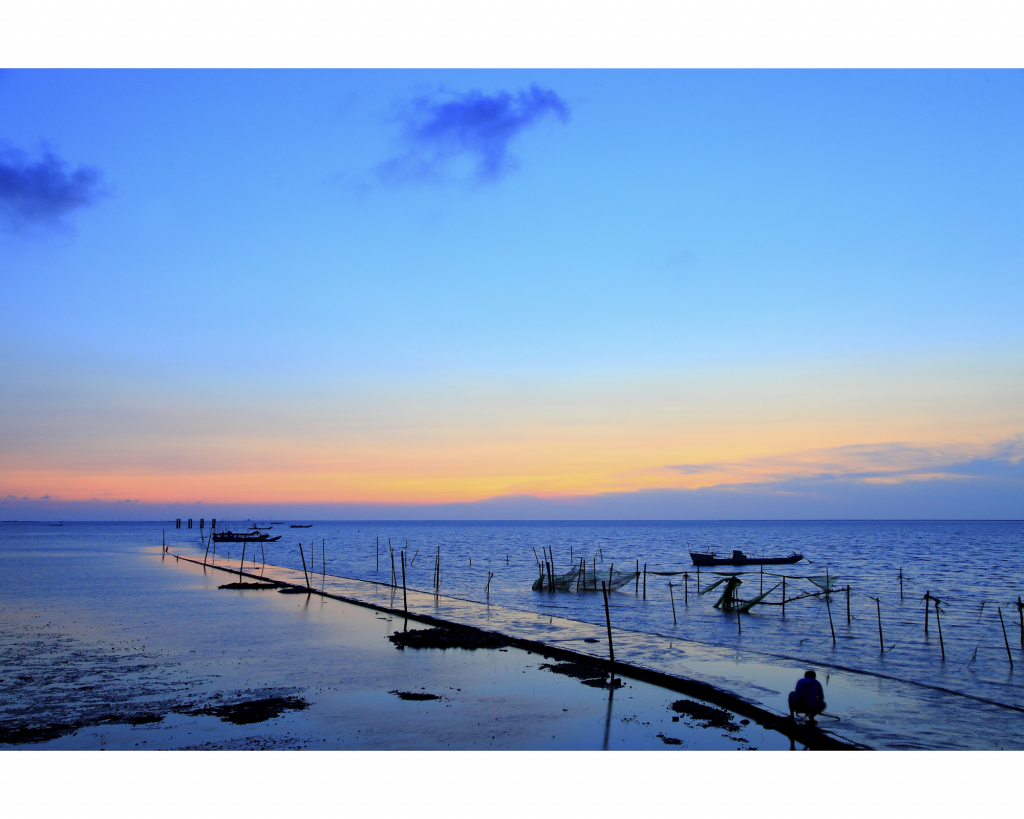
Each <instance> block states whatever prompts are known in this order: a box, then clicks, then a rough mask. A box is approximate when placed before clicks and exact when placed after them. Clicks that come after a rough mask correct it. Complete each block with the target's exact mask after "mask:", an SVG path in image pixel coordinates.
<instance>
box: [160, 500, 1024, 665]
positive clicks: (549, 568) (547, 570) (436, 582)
mask: <svg viewBox="0 0 1024 819" xmlns="http://www.w3.org/2000/svg"><path fill="white" fill-rule="evenodd" d="M177 524H178V528H181V527H180V524H181V519H180V518H179V519H178V520H177ZM204 525H205V519H203V518H200V521H199V528H200V529H203V528H204ZM212 525H213V527H216V519H214V520H213V521H212ZM188 527H189V528H192V520H191V519H189V520H188ZM211 540H212V539H211ZM408 545H409V542H408V541H406V550H407V549H408ZM213 548H214V559H215V560H216V545H214V546H213ZM260 548H261V550H262V548H263V544H262V542H260ZM542 549H543V550H544V558H545V559H544V561H543V565H542V562H541V560H540V557H539V556H538V555H537V550H536V548H534V551H533V553H534V558H535V560H536V562H537V569H538V571H539V572H540V574H541V577H545V576H546V578H547V581H548V583H547V587H548V590H549V591H552V592H554V591H555V572H556V568H555V561H554V554H553V552H550V551H549V549H548V547H542ZM245 550H246V541H244V540H243V542H242V560H241V562H240V565H239V569H238V573H239V579H241V576H242V567H243V566H244V564H245ZM164 551H165V552H166V539H165V543H164ZM206 551H207V556H208V555H209V551H210V544H209V542H208V543H207V547H206ZM571 552H572V547H571V546H570V559H572V558H573V557H574V555H572V554H571ZM388 553H389V556H390V561H391V586H392V588H397V585H398V577H397V571H396V566H395V553H394V548H393V546H392V545H391V539H390V538H388ZM418 555H419V550H417V551H416V555H414V556H413V558H412V561H411V563H415V560H416V557H417V556H418ZM598 555H600V557H601V560H602V561H603V560H604V554H603V549H601V547H600V546H599V547H598V552H597V553H595V555H594V559H593V568H592V572H593V574H594V588H595V589H596V586H597V559H598ZM299 556H300V559H301V560H302V569H303V573H304V575H305V577H306V585H307V587H309V586H310V582H309V574H308V571H307V568H306V558H305V553H304V551H303V549H302V544H301V543H300V544H299ZM311 557H312V553H311ZM376 559H377V563H376V567H377V570H378V571H379V570H380V538H379V537H378V538H377V553H376ZM253 561H254V563H255V555H254V556H253ZM399 561H400V565H401V572H402V598H403V607H404V609H405V611H406V613H408V590H407V585H406V551H405V550H402V551H400V553H399ZM505 561H506V563H509V557H508V555H506V557H505ZM263 562H264V564H265V562H266V556H265V554H264V555H263ZM203 563H204V564H205V563H206V557H205V556H204V558H203ZM470 565H471V566H472V558H470ZM326 566H327V553H326V546H325V543H324V542H322V543H321V571H322V573H323V575H324V576H325V577H326V574H327V568H326ZM586 569H587V563H586V558H584V557H581V558H580V569H579V571H578V573H577V578H576V590H577V591H579V590H580V589H581V584H582V586H583V587H584V589H585V588H586V579H585V578H586ZM635 573H636V589H635V590H636V591H637V592H638V593H639V592H640V583H641V579H642V582H643V590H642V596H643V599H644V600H646V599H647V574H648V569H647V563H644V565H643V570H642V572H641V570H640V561H639V559H637V561H636V572H635ZM681 574H682V577H683V583H682V584H679V583H672V581H669V583H668V588H669V600H670V602H671V606H672V624H673V625H677V624H678V616H677V612H676V605H675V593H674V589H675V588H677V587H678V586H679V585H682V586H683V590H684V592H683V593H684V605H687V606H688V605H689V601H690V586H689V583H690V573H689V572H688V571H684V572H682V573H681ZM695 574H696V585H697V594H700V586H701V583H700V567H699V566H698V567H697V569H696V572H695ZM613 576H614V564H612V565H611V566H610V568H609V573H608V581H607V583H606V582H605V581H604V580H602V581H601V591H602V594H603V597H604V603H605V613H606V619H607V625H608V635H609V651H610V652H611V651H612V650H613V649H612V648H611V619H610V614H609V612H608V593H609V591H610V590H611V589H610V587H611V582H612V578H613ZM493 578H494V573H493V572H491V571H490V570H488V571H487V584H486V586H485V589H484V591H485V594H486V595H487V598H488V599H490V589H491V580H492V579H493ZM825 578H826V579H825V590H823V591H821V592H813V593H810V594H802V595H797V596H796V597H791V598H787V597H786V580H787V577H786V576H785V575H783V576H782V583H781V585H782V600H781V602H780V603H765V604H762V605H778V606H781V607H782V613H783V614H785V612H786V604H787V603H790V604H791V603H793V602H796V601H798V600H803V599H808V598H813V597H817V598H821V597H823V598H824V600H825V607H826V610H827V612H828V620H829V630H830V632H831V637H832V643H833V645H834V644H835V643H836V633H835V623H834V621H833V618H832V604H831V597H832V594H833V592H845V594H846V621H847V623H850V622H851V620H852V618H851V613H850V592H851V587H850V586H849V585H847V586H846V587H845V588H839V589H833V588H831V578H830V576H829V572H828V569H826V570H825ZM904 579H905V576H904V574H903V567H902V566H901V567H900V569H899V574H898V581H899V589H900V600H903V599H904V587H903V581H904ZM432 582H433V586H434V595H435V597H436V596H437V595H438V594H439V593H440V587H441V547H440V545H438V547H437V554H436V556H435V559H434V570H433V578H432ZM760 591H761V593H762V594H763V593H764V567H763V566H761V569H760ZM867 597H868V599H870V600H873V601H874V602H875V612H876V616H877V620H878V643H879V648H880V649H881V651H882V652H884V651H885V639H884V635H883V631H882V610H881V599H880V598H879V597H871V596H870V595H868V596H867ZM923 600H924V602H925V622H924V633H925V634H926V635H927V634H928V632H929V618H930V612H931V610H932V607H933V606H934V610H935V625H936V628H937V630H938V634H939V650H940V651H941V653H942V659H943V660H945V659H946V645H945V640H944V638H943V634H942V620H941V617H940V613H941V609H940V604H942V601H941V600H940V599H939V598H937V597H935V596H934V595H933V594H931V591H930V590H927V591H925V595H924V598H923ZM1015 607H1016V609H1017V614H1018V618H1019V620H1020V640H1021V648H1022V649H1024V603H1022V601H1021V598H1020V597H1019V596H1018V597H1017V601H1016V604H1015ZM997 611H998V615H999V623H1000V626H1001V628H1002V633H1003V643H1004V646H1005V648H1006V656H1007V660H1008V661H1009V663H1010V668H1011V670H1012V669H1013V655H1012V653H1011V651H1010V641H1009V637H1008V635H1007V633H1006V621H1005V619H1004V618H1003V612H1002V608H1001V607H998V608H997ZM736 621H737V629H738V631H739V632H740V633H742V630H743V626H742V622H741V618H740V617H739V612H737V618H736ZM611 662H612V664H613V666H614V655H613V654H612V655H611ZM613 677H614V672H613Z"/></svg>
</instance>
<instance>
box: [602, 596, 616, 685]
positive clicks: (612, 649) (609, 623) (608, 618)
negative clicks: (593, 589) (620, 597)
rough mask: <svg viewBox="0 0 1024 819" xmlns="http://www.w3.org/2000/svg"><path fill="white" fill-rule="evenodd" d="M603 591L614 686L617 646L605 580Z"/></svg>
mask: <svg viewBox="0 0 1024 819" xmlns="http://www.w3.org/2000/svg"><path fill="white" fill-rule="evenodd" d="M601 593H602V594H603V595H604V621H605V624H606V625H607V626H608V660H609V670H610V673H611V677H612V682H611V684H612V686H614V685H615V646H614V645H613V644H612V615H611V612H610V611H609V609H608V589H606V588H605V585H604V581H603V580H602V581H601Z"/></svg>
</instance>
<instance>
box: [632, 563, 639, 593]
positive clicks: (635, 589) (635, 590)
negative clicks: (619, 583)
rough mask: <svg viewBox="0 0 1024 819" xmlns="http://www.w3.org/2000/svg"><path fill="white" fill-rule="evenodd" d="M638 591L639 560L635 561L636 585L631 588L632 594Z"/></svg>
mask: <svg viewBox="0 0 1024 819" xmlns="http://www.w3.org/2000/svg"><path fill="white" fill-rule="evenodd" d="M638 591H640V558H637V559H636V585H635V586H634V587H633V593H634V594H636V593H637V592H638Z"/></svg>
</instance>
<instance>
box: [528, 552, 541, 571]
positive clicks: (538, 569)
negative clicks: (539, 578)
mask: <svg viewBox="0 0 1024 819" xmlns="http://www.w3.org/2000/svg"><path fill="white" fill-rule="evenodd" d="M530 548H531V549H533V559H534V560H536V561H537V574H540V558H539V557H537V547H536V546H531V547H530Z"/></svg>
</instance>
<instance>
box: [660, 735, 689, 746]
mask: <svg viewBox="0 0 1024 819" xmlns="http://www.w3.org/2000/svg"><path fill="white" fill-rule="evenodd" d="M655 736H657V737H658V739H660V740H661V741H662V742H664V743H665V744H666V745H682V744H683V741H682V740H681V739H676V738H675V737H667V736H665V735H664V734H656V735H655Z"/></svg>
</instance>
